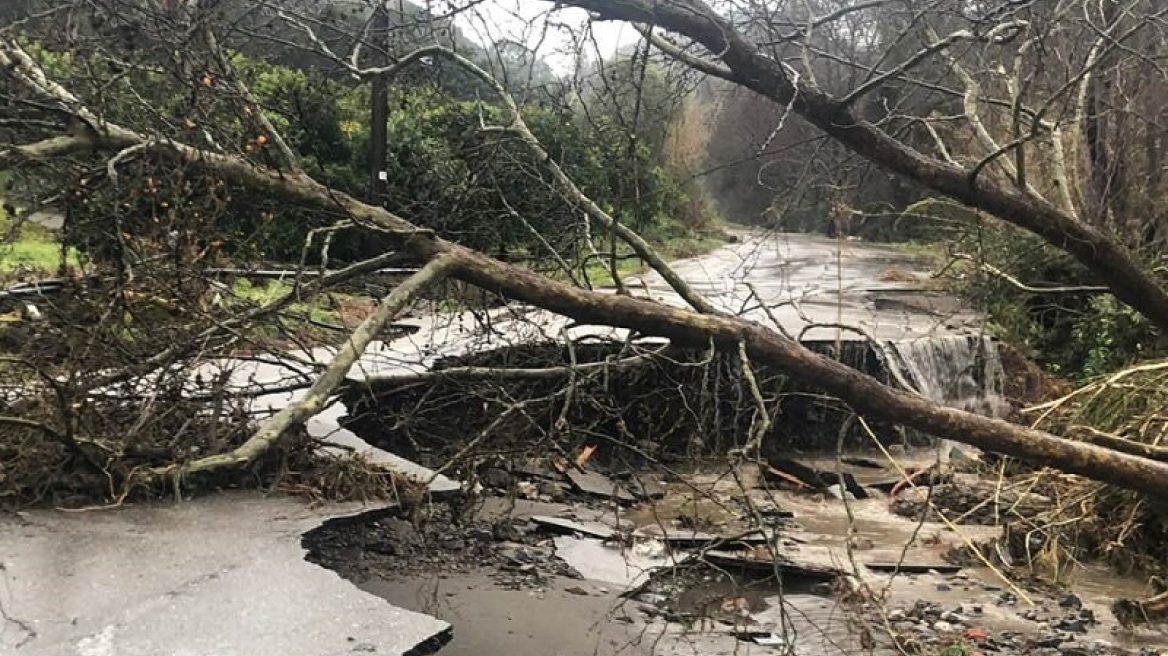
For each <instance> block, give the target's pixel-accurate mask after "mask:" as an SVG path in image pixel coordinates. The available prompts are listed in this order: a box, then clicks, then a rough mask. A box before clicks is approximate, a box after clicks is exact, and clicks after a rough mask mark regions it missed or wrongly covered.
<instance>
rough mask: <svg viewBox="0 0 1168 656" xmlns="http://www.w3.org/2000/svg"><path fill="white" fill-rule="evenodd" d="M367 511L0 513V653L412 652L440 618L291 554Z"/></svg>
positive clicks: (212, 506) (439, 631)
mask: <svg viewBox="0 0 1168 656" xmlns="http://www.w3.org/2000/svg"><path fill="white" fill-rule="evenodd" d="M367 510H369V508H368V507H367V506H361V505H357V504H336V505H330V506H327V507H325V508H323V509H322V508H312V507H309V506H307V505H306V504H304V503H303V502H301V501H297V500H295V499H292V498H289V497H282V496H274V497H265V496H262V495H260V494H258V493H251V492H246V493H243V492H241V493H223V494H217V495H214V496H211V497H207V498H203V499H194V500H190V501H186V502H183V503H155V504H150V505H143V506H133V507H121V508H109V509H95V510H89V511H83V512H61V511H35V512H27V513H19V514H13V515H5V516H0V563H2V565H3V568H2V569H3V571H0V583H2V584H0V609H2V610H3V620H2V622H3V624H2V626H3V628H2V630H0V652H3V653H5V654H9V653H11V654H30V655H35V656H42V655H43V656H158V655H160V654H168V655H174V656H188V655H189V656H269V655H270V656H323V655H326V654H338V655H339V654H351V653H360V652H370V653H378V654H400V655H403V656H404V655H408V656H424V655H425V654H429V653H433V652H434V651H436V650H437V649H438V648H440V647H441V646H442V645H443V644H445V643H446V642H447V641H448V640H449V638H450V634H451V627H450V624H448V623H447V622H445V621H443V620H439V619H435V618H433V617H430V616H428V615H424V614H421V613H417V612H414V611H409V610H405V609H402V608H398V607H395V606H391V605H390V604H387V603H386V602H385V601H384V600H382V599H379V598H377V597H375V596H374V595H371V594H369V593H367V592H363V591H361V590H360V589H358V588H357V587H355V586H354V585H353V584H352V583H350V582H348V581H346V580H344V579H342V578H341V577H339V576H337V575H336V574H335V573H333V572H330V571H328V570H326V569H323V568H321V567H318V566H316V565H313V564H311V563H309V562H307V561H306V560H305V559H304V554H305V549H304V547H303V546H301V539H302V535H303V534H304V533H305V532H306V531H310V530H312V529H315V528H318V527H320V526H321V525H322V524H324V523H325V522H326V521H329V520H333V521H336V520H339V519H344V518H346V517H352V516H353V515H357V514H360V513H362V512H365V511H367Z"/></svg>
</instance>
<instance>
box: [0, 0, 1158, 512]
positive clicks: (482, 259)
mask: <svg viewBox="0 0 1168 656" xmlns="http://www.w3.org/2000/svg"><path fill="white" fill-rule="evenodd" d="M575 4H578V5H580V6H584V7H588V8H593V9H599V10H602V11H606V12H608V14H607V15H609V16H611V17H616V18H624V19H630V20H648V19H651V18H656V19H658V20H661V21H662V23H663V24H664V25H666V26H667V27H670V29H674V30H676V31H678V32H681V33H689V34H691V35H692V36H693V37H694V38H696V39H698V40H700V41H702V42H703V43H705V44H706V45H707V47H709V48H710V49H711V50H713V51H715V52H718V53H719V56H720V57H721V58H722V59H723V61H724V62H725V64H726V66H729V69H723V68H721V67H710V66H706V65H702V64H695V66H698V67H699V68H701V69H702V70H707V69H709V70H708V71H707V72H711V73H715V74H724V75H725V76H726V77H727V79H731V80H735V81H738V82H741V83H743V84H746V85H748V86H750V87H751V88H754V89H756V90H760V91H763V92H766V93H767V94H768V95H772V97H774V98H776V99H778V100H783V101H786V102H789V103H791V104H792V106H793V107H794V108H795V109H796V110H798V111H800V112H803V113H804V114H805V115H806V116H807V117H808V118H809V119H810V120H812V121H813V122H816V123H817V124H819V125H820V126H821V127H822V128H823V129H824V130H825V131H827V132H828V133H829V134H831V135H832V136H833V137H835V138H837V139H839V140H840V141H841V142H843V143H845V144H847V145H848V146H849V147H852V148H853V149H855V150H856V151H857V152H860V153H862V154H865V155H867V156H869V157H871V158H873V159H874V160H876V161H878V162H880V163H882V164H883V165H885V166H888V167H889V168H892V169H893V170H896V171H898V172H901V173H904V174H906V175H910V176H913V177H914V178H915V179H918V180H921V181H922V182H926V183H929V184H931V185H932V186H933V187H934V188H936V189H939V190H941V191H944V192H946V193H948V194H950V195H952V196H954V197H955V198H958V199H961V200H963V201H966V202H969V203H971V204H974V205H976V206H979V207H983V208H984V209H987V210H989V211H993V212H994V213H995V214H998V215H999V216H1002V217H1003V218H1006V219H1007V220H1011V221H1014V222H1015V223H1017V224H1018V225H1021V226H1023V227H1027V228H1029V229H1031V230H1033V231H1034V232H1036V233H1038V234H1041V235H1043V236H1044V237H1047V238H1048V239H1049V240H1050V241H1052V243H1056V244H1058V245H1060V246H1062V247H1065V248H1066V249H1067V250H1069V251H1070V252H1072V253H1075V254H1076V255H1077V256H1079V257H1080V259H1081V260H1082V261H1084V263H1087V264H1088V265H1089V266H1091V267H1092V268H1093V269H1095V270H1097V271H1098V272H1099V274H1100V276H1101V277H1102V278H1103V279H1104V280H1106V281H1107V282H1108V283H1109V284H1110V285H1111V287H1112V289H1113V290H1115V292H1116V293H1117V295H1119V296H1120V297H1121V298H1123V299H1124V300H1126V301H1128V302H1129V303H1131V304H1132V305H1133V306H1134V307H1136V308H1137V309H1139V310H1140V311H1142V312H1144V313H1145V314H1147V315H1148V316H1149V317H1151V318H1153V319H1154V320H1156V321H1157V322H1159V323H1160V324H1161V325H1168V295H1166V294H1165V293H1164V291H1163V290H1162V289H1161V288H1160V287H1159V286H1158V285H1157V284H1156V282H1155V280H1154V279H1153V278H1152V276H1151V275H1149V274H1147V273H1145V272H1143V271H1142V270H1140V269H1139V268H1138V267H1137V266H1136V265H1135V263H1134V261H1133V260H1132V259H1131V258H1130V257H1128V256H1127V255H1126V254H1125V253H1124V252H1123V251H1122V249H1121V248H1120V247H1119V246H1118V245H1116V244H1114V243H1112V242H1109V241H1108V240H1106V239H1105V238H1103V237H1102V236H1101V235H1100V234H1099V233H1098V232H1097V231H1094V230H1093V229H1091V228H1089V227H1086V226H1082V225H1079V224H1074V223H1073V222H1069V221H1068V220H1067V217H1065V216H1063V215H1062V214H1060V213H1059V212H1058V210H1055V209H1054V208H1053V207H1051V206H1048V205H1045V204H1043V203H1042V202H1041V201H1038V200H1035V199H1031V198H1028V197H1026V196H1025V195H1024V194H1022V193H1020V192H1016V191H1013V190H1010V189H1006V188H1004V187H1000V186H996V185H995V183H989V182H984V181H980V180H979V179H978V178H977V177H976V176H970V175H969V172H967V171H963V170H959V169H956V168H954V167H952V166H949V165H946V164H944V163H941V162H934V161H930V160H928V159H927V158H923V157H922V156H920V155H919V154H916V153H914V152H912V151H910V150H908V149H907V148H906V147H903V146H901V145H899V144H897V143H896V142H894V141H892V140H891V139H890V138H888V137H887V136H886V135H883V133H881V132H880V131H878V130H875V129H873V128H870V127H868V126H865V125H864V124H863V123H862V122H861V121H859V120H858V119H856V118H855V117H854V116H852V115H851V114H850V113H849V111H848V109H847V107H846V105H844V104H841V103H840V102H838V101H835V100H833V99H830V98H828V97H826V96H825V95H824V94H822V93H821V92H819V91H817V90H816V89H814V88H813V87H804V86H795V85H794V84H793V83H792V81H791V80H789V79H787V78H785V77H784V76H782V75H780V74H779V73H780V72H781V70H782V69H781V67H780V66H779V65H778V64H777V63H773V62H770V60H768V59H767V58H765V57H763V56H762V55H760V54H759V53H757V52H756V51H754V50H753V49H751V48H750V47H749V46H748V45H747V44H746V42H745V41H744V40H743V39H741V38H740V37H738V36H736V35H735V33H734V32H733V29H732V28H731V27H730V26H729V25H727V24H725V23H724V22H722V21H719V20H717V19H716V17H715V16H714V15H713V14H712V12H710V10H709V9H708V8H706V7H704V6H703V5H700V4H698V3H693V2H687V3H681V4H678V5H666V6H665V7H662V8H658V9H654V10H653V11H650V9H649V8H648V5H641V4H639V3H638V2H636V1H635V0H634V2H631V3H619V4H618V3H605V2H577V3H575ZM657 12H661V13H657ZM0 69H3V75H4V76H5V77H6V78H7V79H8V80H9V81H10V82H11V83H12V84H13V85H15V86H16V87H19V88H20V89H21V90H22V92H23V93H25V94H28V95H29V96H30V97H32V98H35V99H36V101H37V102H39V103H44V104H48V105H51V106H52V107H54V111H57V112H59V113H63V114H65V115H66V116H68V117H69V119H70V125H71V126H76V125H78V124H80V125H83V126H86V128H85V129H80V130H75V129H74V130H71V131H70V132H69V133H67V134H62V135H58V136H53V137H50V138H48V139H45V140H42V141H39V142H35V143H25V144H13V145H10V146H8V147H6V148H4V149H3V150H0V169H7V168H11V167H16V166H26V165H36V164H40V163H43V162H45V161H49V160H54V159H59V158H62V157H67V156H71V155H80V154H92V153H103V154H106V156H108V159H107V161H108V167H109V168H110V169H111V170H114V169H116V168H117V166H118V165H119V164H120V163H122V162H124V161H125V160H126V159H128V158H131V157H139V156H143V155H150V156H151V157H154V158H157V161H158V162H160V163H161V164H163V165H166V164H167V163H173V164H184V165H190V166H196V167H200V168H201V169H203V170H207V171H213V172H214V173H215V174H216V175H218V176H219V177H221V178H222V179H224V180H230V181H231V182H232V184H233V185H238V186H240V187H243V188H247V189H249V190H251V191H252V192H258V193H263V194H267V195H269V196H271V197H273V198H277V199H279V200H280V201H282V202H287V203H294V204H297V205H300V206H305V207H315V208H320V209H322V210H327V211H329V212H333V213H336V212H340V213H341V214H343V215H344V216H345V217H347V220H348V221H350V222H352V223H353V224H355V225H358V226H363V227H365V228H367V229H369V230H375V231H377V232H379V233H381V234H382V235H384V236H387V237H388V238H390V239H392V240H393V241H394V242H395V243H396V244H397V246H398V248H399V249H400V251H401V252H402V253H404V254H408V255H409V256H411V259H413V260H414V261H415V262H417V263H418V264H420V265H422V266H423V271H424V272H426V275H427V276H429V275H431V274H436V273H440V274H444V275H447V276H449V277H450V278H453V279H458V280H461V281H464V282H466V283H470V284H472V285H475V286H477V287H480V288H482V289H485V290H489V291H491V292H494V293H497V294H499V295H502V296H504V297H505V298H507V299H509V300H512V301H518V302H523V303H527V304H530V305H533V306H537V307H540V308H544V309H546V310H549V311H552V312H555V313H558V314H561V315H564V316H567V317H570V318H572V319H574V320H576V321H578V322H581V323H585V324H603V325H609V326H615V327H621V328H627V329H630V330H632V331H635V332H638V333H641V334H644V335H654V336H661V337H666V338H668V339H670V340H673V341H674V342H676V343H678V344H683V345H697V346H703V345H707V344H713V345H715V346H716V347H718V348H720V349H723V350H724V351H726V352H729V353H741V354H743V356H744V362H743V369H744V373H746V374H749V371H750V364H751V363H756V364H766V365H769V366H773V367H775V368H778V369H782V370H783V371H786V372H789V373H790V375H791V376H793V377H795V378H797V379H799V380H801V381H803V382H804V383H807V384H810V385H814V386H816V387H818V388H822V389H823V390H825V391H826V392H828V393H829V394H831V395H834V396H836V397H838V398H839V399H841V400H843V401H845V402H846V403H848V404H849V405H850V406H851V407H852V408H853V409H854V410H855V411H856V412H857V413H861V414H869V415H872V416H877V417H881V418H884V419H888V420H891V421H895V422H899V423H902V424H904V425H906V426H910V427H912V428H915V429H918V430H921V431H924V432H927V433H930V434H932V435H935V436H937V437H941V438H945V439H949V440H953V441H956V442H962V443H965V444H970V445H973V446H976V447H979V448H982V449H986V450H990V451H995V452H1000V453H1005V454H1010V455H1014V456H1017V457H1020V458H1023V459H1026V460H1029V461H1031V462H1033V463H1036V464H1040V465H1045V466H1050V467H1054V468H1057V469H1061V470H1063V471H1065V472H1069V473H1074V474H1081V475H1084V476H1087V477H1091V478H1094V479H1097V480H1100V481H1104V482H1107V483H1110V484H1113V485H1116V486H1120V487H1124V488H1128V489H1132V490H1137V491H1140V492H1144V493H1148V494H1155V495H1168V463H1163V462H1158V461H1155V460H1151V459H1147V458H1143V457H1139V456H1136V455H1132V454H1128V453H1121V452H1117V451H1115V450H1112V449H1107V448H1103V447H1100V446H1096V445H1093V444H1084V443H1080V442H1077V441H1074V440H1070V439H1065V438H1062V437H1059V436H1056V435H1053V434H1050V433H1046V432H1042V431H1039V430H1033V429H1028V428H1024V427H1020V426H1017V425H1013V424H1010V423H1007V422H1005V421H1000V420H995V419H989V418H986V417H983V416H979V415H975V414H970V413H967V412H963V411H959V410H955V409H951V408H947V407H942V406H939V405H937V404H935V403H933V402H930V401H928V400H926V399H924V398H922V397H920V396H918V395H915V394H913V393H910V392H908V391H902V390H898V389H894V388H892V387H889V386H887V385H884V384H882V383H880V382H879V381H877V380H875V379H874V378H871V377H869V376H866V375H864V374H861V373H859V372H857V371H855V370H853V369H851V368H849V367H847V366H846V365H844V364H841V363H839V362H836V361H834V360H831V359H829V358H826V357H824V356H821V355H819V354H816V353H814V352H812V351H810V350H808V349H807V348H805V347H803V346H802V345H800V344H799V343H798V342H797V341H795V340H793V339H790V338H788V337H786V336H784V335H783V334H781V333H780V332H779V331H777V330H775V329H771V328H768V327H765V326H763V325H760V324H757V323H752V322H748V321H745V320H742V319H738V318H734V317H730V316H725V315H721V314H714V313H707V314H700V313H697V312H693V311H688V310H684V309H680V308H674V307H669V306H666V305H662V304H659V303H655V302H652V301H647V300H641V299H636V298H631V297H628V296H623V295H612V294H606V293H598V292H594V291H590V290H586V289H581V288H578V287H573V286H570V285H567V284H563V283H560V282H557V281H554V280H551V279H549V278H546V277H543V276H540V275H538V274H536V273H534V272H532V271H530V270H527V269H524V268H522V267H518V266H515V265H512V264H508V263H505V262H502V261H500V260H498V259H494V258H491V257H488V256H487V255H485V254H483V253H480V252H477V251H474V250H471V249H468V248H466V247H463V246H461V245H458V244H456V243H454V242H452V241H449V240H447V239H444V238H443V237H441V236H439V235H437V234H435V233H434V232H433V231H430V230H425V229H421V228H419V227H418V226H416V225H414V224H413V223H411V222H410V221H408V220H407V219H405V218H403V217H401V216H398V215H397V214H395V213H393V212H391V211H389V210H387V209H384V208H382V207H377V206H373V205H370V204H367V203H364V202H361V201H359V200H357V199H356V198H353V197H352V196H349V195H346V194H344V193H341V192H339V191H337V190H335V189H332V188H329V187H328V186H326V185H324V184H322V183H320V182H319V181H317V180H315V179H314V178H313V177H311V176H309V175H307V174H306V173H305V172H304V171H303V170H300V169H297V168H291V169H288V168H279V167H275V168H269V167H264V166H262V165H260V164H257V163H255V162H253V161H250V160H249V159H247V158H245V157H243V156H240V155H235V154H230V153H228V152H225V151H223V150H221V149H215V148H210V147H201V146H195V145H191V144H190V143H185V142H182V141H179V140H177V139H175V138H162V137H158V136H155V135H153V134H149V133H146V132H143V131H139V130H136V129H133V128H131V127H127V126H123V125H118V124H115V123H112V122H109V121H106V120H104V119H103V118H102V114H101V112H99V111H96V110H94V109H91V108H89V107H88V106H87V105H86V103H85V102H84V101H83V100H82V99H81V98H79V97H77V96H75V95H74V94H73V92H71V91H70V90H68V89H66V88H64V87H62V86H61V85H60V84H58V83H56V82H55V81H54V80H53V79H51V78H50V77H49V76H48V75H47V74H46V73H45V71H44V69H43V68H42V67H41V66H40V65H39V64H38V63H37V62H36V60H35V59H34V58H33V57H32V56H30V55H29V53H28V52H27V51H25V50H24V49H23V48H22V47H21V45H19V43H18V42H17V41H16V40H15V39H13V38H9V37H7V36H5V37H0ZM726 70H729V71H730V72H729V73H726V72H725V71H726ZM513 120H517V117H516V116H513ZM511 127H512V128H514V127H515V126H511ZM520 132H521V133H522V130H520ZM529 145H531V144H530V142H529ZM534 145H535V146H536V147H538V144H534ZM561 183H562V181H561ZM577 200H579V198H577ZM592 218H593V219H594V220H596V221H598V222H599V223H601V224H604V223H605V221H604V219H603V218H602V217H600V216H598V215H595V213H593V217H592ZM627 236H628V235H626V237H627ZM630 239H631V237H630ZM638 247H639V248H643V246H641V245H638ZM650 259H651V260H653V261H654V262H655V263H656V264H657V265H658V266H660V267H662V268H664V269H667V267H665V265H664V263H663V262H662V261H661V260H660V258H650ZM435 262H440V263H441V264H440V266H439V265H434V264H433V263H435ZM427 263H431V264H427ZM436 266H438V267H439V268H440V271H438V272H436V271H435V267H436ZM666 277H667V279H668V278H669V276H668V275H666ZM418 282H421V280H419V281H418ZM411 294H412V291H411V290H410V289H409V286H407V287H406V288H403V290H402V292H401V293H400V294H397V295H391V296H390V298H389V299H387V301H386V303H385V305H383V310H382V311H380V312H379V314H378V315H377V319H376V320H375V322H374V324H373V325H376V324H377V323H384V321H386V320H387V319H388V318H389V316H391V315H394V314H396V313H397V312H398V311H400V310H401V309H402V308H403V307H404V305H405V304H406V303H407V302H408V301H409V299H410V297H411ZM683 295H684V294H683ZM694 305H696V306H698V307H699V308H702V307H708V306H705V304H704V302H701V301H699V302H694ZM368 337H369V335H368V334H363V335H359V339H355V340H354V341H353V343H352V347H351V348H348V349H343V350H342V353H341V354H340V355H338V356H337V358H335V359H334V361H333V363H332V364H331V365H330V366H329V367H328V368H327V369H326V372H327V373H326V374H325V376H324V377H322V378H321V379H319V380H318V384H317V385H314V386H313V388H312V390H311V394H310V395H309V397H307V398H306V399H305V400H302V401H301V402H299V403H297V404H293V406H290V407H289V408H288V409H287V411H286V412H285V413H282V414H281V415H279V418H278V419H273V420H272V421H271V422H270V423H268V424H265V425H264V426H263V427H262V428H261V429H260V431H259V432H258V433H256V434H255V435H253V436H252V438H251V439H250V440H249V441H248V442H247V443H245V444H244V445H242V446H240V447H239V448H237V449H236V450H235V451H234V453H233V454H229V455H226V456H224V455H222V454H215V455H212V456H208V457H206V458H201V459H197V460H194V461H191V462H188V463H186V464H184V465H182V466H180V467H177V468H162V469H158V470H155V471H154V472H153V473H152V476H155V477H162V476H171V475H173V476H176V477H179V478H181V476H183V475H185V474H188V473H192V472H196V471H203V470H207V469H213V468H217V467H222V466H236V465H239V464H242V463H245V462H247V461H248V460H250V459H252V458H254V457H256V456H257V455H258V454H260V453H262V452H263V451H264V450H265V449H266V448H267V447H269V446H270V445H272V444H273V443H275V442H276V441H277V440H278V439H279V437H280V436H281V435H282V434H283V433H284V432H286V431H287V430H288V429H290V428H292V427H295V426H296V425H298V424H299V423H302V422H303V421H304V420H305V419H307V418H308V417H310V416H311V415H312V414H313V413H314V412H316V411H318V410H319V409H320V407H322V405H323V399H326V398H327V397H328V396H330V395H331V394H332V393H333V392H334V391H335V389H336V387H337V386H338V385H339V384H340V383H341V380H342V377H343V374H344V372H345V371H346V370H347V369H348V367H349V366H351V364H352V362H353V360H354V359H355V354H359V352H360V350H361V349H363V348H364V345H365V344H367V343H368V339H367V338H368ZM760 412H765V408H760Z"/></svg>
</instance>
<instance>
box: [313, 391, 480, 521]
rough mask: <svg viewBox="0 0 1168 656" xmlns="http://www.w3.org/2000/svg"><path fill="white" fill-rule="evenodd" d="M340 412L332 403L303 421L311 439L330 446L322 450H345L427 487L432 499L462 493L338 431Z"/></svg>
mask: <svg viewBox="0 0 1168 656" xmlns="http://www.w3.org/2000/svg"><path fill="white" fill-rule="evenodd" d="M344 412H345V409H344V407H343V406H342V405H341V404H340V403H334V404H333V405H331V406H329V407H328V408H326V409H325V410H324V411H322V412H321V413H320V414H318V415H316V416H315V417H312V418H310V419H309V420H308V421H307V422H305V424H304V428H305V430H307V431H308V434H309V435H311V436H312V437H315V438H316V439H318V440H322V441H324V442H326V443H327V444H329V445H332V446H331V447H326V448H332V449H333V450H334V452H339V451H345V452H351V453H357V454H360V455H362V456H364V457H365V458H366V459H367V460H368V461H369V462H370V463H373V464H374V465H377V466H379V467H381V468H383V469H385V470H387V471H390V472H393V473H395V474H398V475H400V476H402V477H403V478H406V479H408V480H411V481H413V482H415V483H424V484H427V486H428V490H429V492H430V496H431V497H432V498H434V499H448V498H450V497H453V496H458V495H460V494H462V485H460V484H459V482H458V481H455V480H452V479H450V478H448V477H446V476H444V475H442V474H437V473H436V472H435V471H434V470H432V469H430V468H428V467H424V466H422V465H419V464H418V463H416V462H413V461H411V460H407V459H405V458H403V457H401V456H399V455H396V454H393V453H390V452H388V451H385V450H383V449H379V448H377V447H375V446H372V445H370V444H369V443H368V442H366V441H365V440H363V439H361V438H360V437H359V436H357V434H356V433H354V432H352V431H350V430H348V429H347V428H342V427H341V425H340V418H341V417H342V416H343V415H344Z"/></svg>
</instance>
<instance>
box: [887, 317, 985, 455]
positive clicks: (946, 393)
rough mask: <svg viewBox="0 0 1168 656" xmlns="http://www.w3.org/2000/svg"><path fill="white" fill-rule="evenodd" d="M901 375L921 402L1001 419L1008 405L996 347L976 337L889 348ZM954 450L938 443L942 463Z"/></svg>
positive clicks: (920, 341) (900, 342) (905, 342)
mask: <svg viewBox="0 0 1168 656" xmlns="http://www.w3.org/2000/svg"><path fill="white" fill-rule="evenodd" d="M888 350H889V351H890V352H891V353H890V355H892V356H893V357H894V358H895V359H896V360H897V362H895V363H886V364H887V365H889V366H898V367H899V370H900V372H901V373H902V374H903V375H904V377H905V378H906V379H907V382H908V383H910V384H911V385H912V386H913V387H914V388H915V389H914V390H913V391H915V392H918V393H920V395H921V396H923V397H925V398H927V399H929V400H930V401H936V402H937V403H940V404H942V405H947V406H950V407H953V408H959V409H961V410H965V411H967V412H973V413H977V414H980V415H985V416H987V417H995V418H1001V417H1004V416H1005V414H1006V409H1007V407H1008V406H1007V403H1006V399H1005V396H1004V395H1003V393H1002V383H1003V379H1004V376H1005V374H1004V372H1003V371H1002V360H1001V356H1000V354H999V353H998V344H997V342H995V341H994V340H993V339H992V338H990V337H984V336H979V335H969V336H966V335H945V336H936V337H927V338H920V339H911V340H896V341H890V342H888ZM952 449H953V444H952V443H951V442H949V441H948V440H942V441H941V442H940V454H939V455H940V460H941V462H942V463H946V462H948V460H949V454H950V452H951V451H952Z"/></svg>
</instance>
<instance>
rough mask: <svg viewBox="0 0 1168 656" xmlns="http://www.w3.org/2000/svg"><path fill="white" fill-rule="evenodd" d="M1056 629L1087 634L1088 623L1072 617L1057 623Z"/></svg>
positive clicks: (1055, 624)
mask: <svg viewBox="0 0 1168 656" xmlns="http://www.w3.org/2000/svg"><path fill="white" fill-rule="evenodd" d="M1054 628H1056V629H1058V630H1060V631H1070V632H1071V633H1086V632H1087V623H1086V622H1084V621H1083V620H1081V619H1079V618H1077V617H1072V618H1067V619H1062V620H1059V621H1057V622H1055V623H1054Z"/></svg>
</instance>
